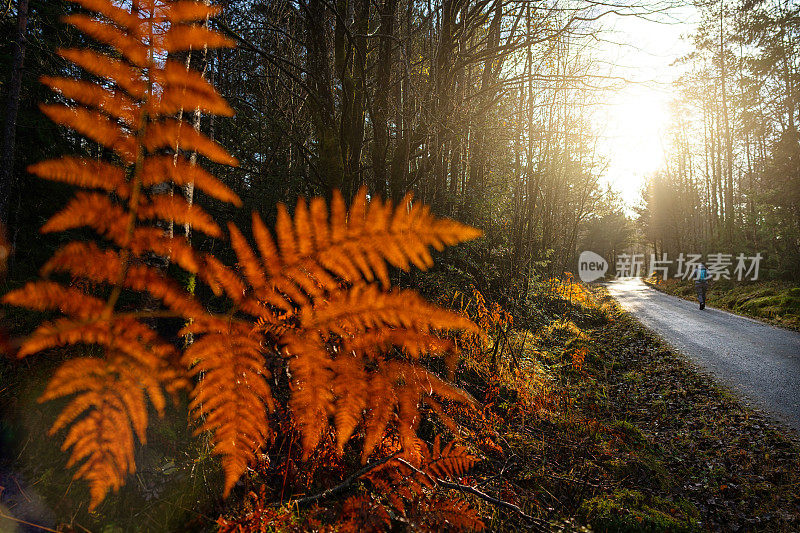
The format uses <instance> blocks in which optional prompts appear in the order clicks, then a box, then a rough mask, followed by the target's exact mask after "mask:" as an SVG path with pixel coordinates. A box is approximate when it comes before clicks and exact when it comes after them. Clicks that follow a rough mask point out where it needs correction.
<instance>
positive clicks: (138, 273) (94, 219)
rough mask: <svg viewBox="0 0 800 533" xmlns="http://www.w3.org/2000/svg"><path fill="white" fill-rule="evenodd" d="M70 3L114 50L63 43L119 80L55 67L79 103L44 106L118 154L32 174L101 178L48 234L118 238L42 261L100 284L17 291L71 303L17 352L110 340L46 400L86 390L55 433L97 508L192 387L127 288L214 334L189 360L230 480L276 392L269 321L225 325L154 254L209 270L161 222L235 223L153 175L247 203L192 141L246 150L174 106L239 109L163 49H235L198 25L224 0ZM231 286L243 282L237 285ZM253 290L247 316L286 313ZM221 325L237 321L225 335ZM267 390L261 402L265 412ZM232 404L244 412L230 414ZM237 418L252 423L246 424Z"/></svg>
mask: <svg viewBox="0 0 800 533" xmlns="http://www.w3.org/2000/svg"><path fill="white" fill-rule="evenodd" d="M73 1H74V2H75V3H77V4H78V5H80V6H82V7H84V8H86V9H87V10H89V11H92V12H94V14H92V15H83V14H74V15H70V16H67V17H65V18H64V19H63V20H64V22H65V23H67V24H70V25H72V26H73V27H75V28H76V29H78V30H79V31H81V32H82V33H84V34H85V35H86V36H87V37H88V38H90V39H93V40H94V41H96V42H98V43H99V44H100V45H102V46H101V48H103V49H106V50H107V51H108V54H105V53H102V52H98V51H92V50H76V49H61V50H58V54H59V55H61V56H62V57H63V58H64V59H66V60H67V61H70V62H72V63H73V64H74V65H76V66H77V67H80V68H82V69H83V70H85V71H86V72H88V73H90V74H93V75H94V76H97V77H100V78H104V79H105V80H107V81H108V82H109V83H92V82H89V81H79V80H72V79H67V78H56V77H47V76H46V77H43V78H42V82H43V83H45V84H47V85H49V86H50V88H52V89H53V90H54V91H56V92H58V93H60V94H61V96H62V97H63V98H64V99H67V100H70V101H71V103H70V105H60V104H58V105H43V106H41V109H42V112H43V113H44V114H46V115H47V116H49V117H50V118H51V119H52V120H53V121H54V122H56V123H57V124H60V125H63V126H66V127H68V128H71V129H72V130H74V131H75V132H77V133H79V134H81V135H83V136H84V137H86V138H87V139H89V140H91V141H94V142H96V143H98V144H100V145H101V146H103V147H105V148H108V149H109V150H111V151H113V152H114V153H115V154H116V156H115V157H114V164H112V163H111V162H99V161H94V160H89V159H84V158H75V157H63V158H61V159H59V160H54V161H47V162H43V163H39V164H36V165H32V166H31V167H30V171H31V172H32V173H34V174H37V175H39V176H41V177H43V178H46V179H51V180H54V181H61V182H65V183H69V184H73V185H77V186H80V187H84V188H88V189H96V190H97V191H93V192H86V191H81V192H78V193H77V194H76V195H75V197H74V198H73V199H72V200H70V201H69V203H68V204H67V205H66V207H65V208H64V209H62V210H61V211H60V212H58V213H57V214H56V215H55V216H53V217H51V218H50V220H49V221H48V222H47V223H46V224H45V225H44V226H43V228H42V231H44V232H52V231H64V230H70V229H74V228H79V227H89V228H91V229H93V230H94V231H95V232H97V234H98V235H99V236H100V237H102V238H104V239H106V241H107V242H106V243H105V244H104V246H106V247H107V248H101V247H100V246H98V245H97V244H95V243H81V242H72V243H69V244H67V245H65V246H64V247H62V248H61V249H60V250H59V251H58V252H56V254H54V256H53V257H52V258H51V259H50V260H49V261H48V262H47V263H46V264H45V266H44V267H42V275H43V276H47V275H49V274H50V273H52V272H68V273H70V274H72V275H73V277H77V278H83V279H86V280H88V281H90V282H91V284H90V285H89V287H87V286H86V284H84V283H82V279H79V280H78V281H79V282H80V284H81V286H83V287H84V289H82V290H78V289H77V288H75V287H66V286H62V285H59V284H57V283H54V282H53V281H40V282H34V283H30V284H28V285H26V286H24V287H22V288H21V289H18V290H16V291H13V292H11V293H9V294H7V295H6V296H5V298H4V301H6V302H7V303H10V304H15V305H20V306H24V307H28V308H31V309H37V310H41V311H48V310H57V311H60V312H61V313H63V314H64V315H66V317H64V318H57V319H55V320H53V321H52V322H47V323H42V324H40V325H39V327H38V328H37V329H36V330H35V331H34V332H33V334H31V335H30V336H29V337H28V338H27V339H26V340H25V341H24V342H23V343H22V346H21V348H20V350H19V351H18V356H19V357H25V356H26V355H29V354H32V353H34V352H38V351H41V350H45V349H49V348H55V347H59V346H65V345H75V344H81V345H98V346H100V347H102V348H104V350H105V356H104V357H103V358H98V359H87V358H81V359H74V360H72V361H69V362H67V363H66V364H64V365H63V366H62V367H61V368H60V369H59V370H58V371H57V372H56V374H55V376H54V377H53V379H52V380H51V382H50V384H49V386H48V388H47V391H46V392H45V394H44V395H43V397H42V401H45V400H50V399H55V398H60V397H62V396H67V395H72V394H75V398H74V399H73V400H72V401H71V402H70V403H69V404H68V405H67V407H66V408H65V409H64V410H63V411H62V412H61V415H60V416H59V417H58V418H57V420H56V422H55V424H54V426H53V430H52V431H53V432H55V431H58V430H60V429H62V428H64V427H66V426H68V425H71V427H70V429H69V430H68V433H67V437H66V440H65V443H64V449H65V450H66V449H71V450H72V456H71V459H70V465H72V464H75V463H77V462H81V461H83V464H82V465H81V466H80V467H79V468H78V470H77V473H76V476H77V477H81V478H84V479H86V480H87V481H89V484H90V490H91V495H92V502H91V507H90V508H94V507H96V506H97V504H98V503H99V502H100V501H101V500H102V499H103V498H104V496H105V495H106V493H107V492H108V491H109V490H116V489H118V488H119V486H121V484H122V483H123V482H124V478H125V476H126V475H127V473H129V472H132V471H133V469H134V464H133V445H134V440H135V436H138V439H139V440H140V441H142V442H144V440H145V429H146V427H147V409H146V404H145V398H146V396H149V397H150V401H151V402H152V403H153V405H154V407H155V409H156V411H157V412H159V413H161V411H162V410H163V407H164V398H163V391H164V390H166V391H168V392H171V393H175V392H176V391H177V390H180V389H182V388H186V385H187V381H188V380H187V378H186V372H185V369H183V368H179V365H178V364H177V358H176V357H175V356H176V350H175V347H174V346H173V345H172V344H170V343H167V342H164V341H163V340H161V339H160V338H159V336H158V334H157V333H156V332H155V331H154V329H153V328H151V327H150V326H149V325H146V324H145V323H143V322H141V321H140V320H139V319H138V318H137V317H144V316H149V315H150V313H149V312H137V311H133V312H130V313H126V312H121V311H120V310H119V309H118V307H119V301H120V297H121V295H122V294H123V291H133V292H143V293H148V294H149V295H151V296H152V297H153V298H154V299H156V300H158V301H159V302H160V305H161V306H163V308H165V309H166V310H168V312H166V313H164V314H165V315H166V316H181V317H183V318H185V319H189V320H190V324H191V325H192V326H193V327H194V328H195V329H196V331H197V333H198V334H199V335H201V338H200V339H199V340H198V341H197V342H196V344H195V345H194V346H193V351H189V352H187V353H188V354H189V355H188V356H187V357H188V359H185V360H184V361H183V362H184V363H185V364H187V366H188V365H190V364H193V363H194V362H195V361H193V360H192V357H193V356H197V357H198V358H199V362H198V365H197V366H196V372H202V373H204V374H206V376H205V379H204V380H202V382H201V383H202V385H198V386H199V387H201V388H202V387H205V388H202V390H201V389H195V393H194V399H195V403H194V404H193V409H194V411H195V415H196V416H197V417H202V418H203V422H202V426H201V428H202V429H204V430H213V431H214V433H215V438H216V441H215V443H216V447H215V449H216V452H217V453H219V454H222V455H223V456H224V458H223V464H224V467H225V470H226V476H227V477H226V492H227V491H229V490H230V487H231V486H232V484H233V482H235V480H236V479H237V478H238V477H239V475H240V474H241V473H242V471H243V470H244V467H245V465H246V462H247V461H248V460H250V459H251V458H252V456H253V453H254V452H255V450H257V449H258V448H259V447H260V446H261V445H262V444H263V443H264V442H265V438H266V436H267V435H268V426H267V424H266V422H267V418H266V409H267V407H271V401H272V400H271V396H270V391H269V387H268V386H267V381H266V377H267V376H268V373H266V370H264V369H263V364H264V362H263V357H262V355H261V353H260V339H261V336H262V333H258V332H257V331H256V332H253V333H252V334H251V333H250V330H251V329H254V328H252V327H250V326H248V327H247V328H245V329H246V331H245V329H242V328H241V327H240V328H239V329H235V328H234V329H235V330H230V328H231V326H229V325H227V321H219V320H217V319H215V318H214V317H210V315H208V313H207V312H206V311H205V309H204V308H203V306H202V305H201V304H200V303H199V302H198V301H197V300H196V299H195V298H194V297H193V296H192V295H190V294H189V293H188V292H187V291H186V290H184V289H183V288H182V287H181V286H180V285H179V284H177V283H175V282H173V281H171V280H170V279H169V278H167V277H166V276H165V274H164V273H162V272H161V271H159V270H157V269H155V268H152V267H150V266H148V262H149V261H150V260H151V256H152V255H154V254H155V255H157V256H162V257H167V258H169V259H170V260H171V261H172V262H174V263H175V264H176V265H178V266H179V267H181V268H183V269H184V270H186V271H188V272H193V273H196V272H197V271H198V269H199V267H200V264H201V262H200V260H199V259H198V256H197V254H196V253H195V251H194V250H193V249H192V247H191V244H190V243H189V242H188V241H187V239H185V238H184V237H182V236H181V237H170V236H169V235H168V234H166V233H165V231H164V230H163V228H162V227H159V225H158V224H159V223H161V222H163V221H166V222H170V223H178V224H186V225H191V226H192V227H193V228H194V229H196V230H198V231H202V232H205V233H206V234H208V235H210V236H212V237H220V236H221V235H222V232H221V229H220V228H219V226H218V225H217V224H216V222H215V221H214V220H213V219H212V217H210V216H209V215H208V214H207V213H206V212H205V211H203V210H202V209H201V208H200V207H198V206H197V205H190V204H189V203H188V202H187V201H186V200H184V199H183V198H180V197H177V196H174V197H173V196H171V195H165V194H161V193H159V192H157V191H156V190H155V189H156V187H154V186H155V185H158V184H162V183H166V184H168V185H169V186H168V187H166V188H165V189H167V190H171V187H172V186H173V185H178V186H182V185H188V184H195V185H196V186H197V188H198V189H199V190H202V191H203V192H204V193H206V194H209V195H210V196H213V197H215V198H217V199H220V200H222V201H225V202H232V203H235V204H237V205H240V204H241V201H240V200H239V198H238V197H237V196H236V195H235V194H234V193H233V192H232V191H231V190H230V189H229V188H228V187H226V186H225V185H223V184H222V183H221V182H220V181H219V180H217V179H216V178H214V177H213V176H211V175H210V174H209V173H207V172H205V171H203V170H202V169H200V168H199V167H197V166H195V165H194V164H193V163H190V162H188V161H187V160H186V159H185V158H184V157H182V156H181V154H180V153H179V151H181V150H182V151H195V152H196V153H199V154H200V155H203V156H205V157H207V158H208V159H210V160H212V161H214V162H217V163H223V164H231V165H236V164H237V162H236V160H235V159H234V158H233V157H232V156H231V155H230V154H228V153H227V152H226V151H225V150H224V149H223V148H222V147H221V146H219V145H218V144H216V143H215V142H213V141H212V140H211V139H209V138H207V137H205V136H203V135H202V134H200V133H199V132H198V131H196V130H195V129H194V128H193V127H191V126H190V125H188V124H186V123H185V122H184V121H183V120H179V119H176V118H175V117H174V115H175V113H176V112H177V111H178V110H179V109H186V108H187V106H188V107H189V108H193V109H196V110H198V111H201V112H206V113H218V114H224V115H230V114H232V110H231V108H230V106H228V104H227V103H226V102H225V100H224V99H223V98H221V97H220V96H219V94H218V93H217V92H216V91H215V89H214V88H213V86H211V84H209V83H208V82H207V81H206V80H204V79H203V77H202V75H201V74H199V73H197V72H194V71H192V70H189V69H187V68H186V66H185V64H181V63H178V62H177V61H173V60H168V59H165V58H166V57H167V56H168V55H169V52H171V51H176V50H181V49H186V48H195V49H203V48H207V47H209V46H210V47H215V46H228V45H230V44H232V41H230V40H229V39H227V38H225V37H223V36H221V35H220V34H218V33H216V32H214V31H211V30H208V29H206V28H203V27H201V26H192V25H186V23H191V22H193V21H197V20H204V19H206V18H207V17H209V16H213V15H214V14H216V13H217V12H218V11H219V10H218V9H217V8H215V7H210V6H206V5H204V4H205V3H200V2H191V1H185V0H184V1H177V2H173V1H166V2H165V1H161V0H133V2H123V3H119V2H116V1H114V0H73ZM123 5H124V6H126V7H127V9H124V8H122V7H121V6H123ZM111 49H113V50H111ZM111 56H120V57H121V59H119V58H118V57H111ZM163 151H166V152H168V154H164V153H162V152H163ZM176 152H178V153H176ZM148 188H150V189H148ZM162 190H163V189H162ZM99 191H102V193H101V192H99ZM210 270H212V271H213V272H212V273H213V274H216V277H222V275H223V274H224V272H223V271H222V270H221V269H216V270H214V269H213V268H211V269H210ZM226 288H227V289H228V292H229V293H230V292H231V291H230V289H231V286H230V283H228V284H227V285H226ZM90 290H91V291H96V292H98V293H101V292H105V293H107V299H106V300H101V299H99V298H97V297H96V296H92V295H89V294H87V293H88V292H89V291H90ZM242 292H243V291H242ZM240 300H241V306H240V308H241V309H243V310H244V311H245V312H248V313H251V314H253V316H257V317H259V318H261V319H263V320H264V321H265V322H266V321H267V320H272V321H273V322H274V321H275V318H274V316H272V315H271V312H270V311H269V310H268V309H267V308H266V307H265V306H264V305H262V304H260V303H259V302H258V301H256V300H254V299H253V298H251V297H250V296H248V297H242V298H240ZM154 311H155V313H158V314H161V313H163V311H162V310H154ZM150 316H152V315H150ZM220 322H223V323H224V324H226V326H225V327H226V329H225V331H224V332H223V331H222V330H221V329H220V327H219V326H220ZM209 328H211V329H209ZM229 330H230V331H229ZM220 347H222V348H220ZM215 350H216V351H215ZM171 365H172V366H171ZM228 380H230V382H231V383H234V382H235V383H237V384H238V385H241V386H240V387H233V391H232V392H228V393H227V394H228V396H225V395H219V396H218V395H217V394H216V389H219V388H220V387H223V385H224V386H227V385H228ZM227 388H230V387H226V390H227ZM204 391H205V392H204ZM220 398H222V399H220ZM220 401H222V402H223V403H224V402H227V403H225V404H224V405H223V404H222V403H218V402H220ZM231 402H233V403H231ZM258 402H261V403H260V405H261V406H262V409H261V412H256V411H253V409H254V408H256V403H258ZM231 405H232V406H234V407H235V409H236V412H238V413H241V416H238V417H237V418H235V419H227V420H226V419H224V418H225V416H227V415H228V414H229V413H230V412H231V411H230V407H231ZM218 407H219V408H218ZM248 416H249V417H250V418H248ZM236 424H240V425H242V427H243V428H244V429H242V430H241V431H239V432H238V433H237V432H236V431H237V426H236Z"/></svg>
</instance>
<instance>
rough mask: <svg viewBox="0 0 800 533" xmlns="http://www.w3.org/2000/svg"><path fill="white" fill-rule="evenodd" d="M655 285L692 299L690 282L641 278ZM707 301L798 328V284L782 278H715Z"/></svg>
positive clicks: (693, 298) (693, 297) (747, 314)
mask: <svg viewBox="0 0 800 533" xmlns="http://www.w3.org/2000/svg"><path fill="white" fill-rule="evenodd" d="M645 281H646V282H647V283H648V284H649V285H650V286H652V287H655V288H656V289H658V290H660V291H663V292H666V293H667V294H672V295H673V296H679V297H681V298H684V299H687V300H696V298H697V296H696V294H695V290H694V282H692V281H685V280H676V279H668V280H666V281H662V280H660V279H658V280H653V279H649V280H645ZM707 299H708V302H707V303H708V305H710V306H713V307H718V308H720V309H725V310H726V311H730V312H732V313H737V314H740V315H745V316H749V317H751V318H755V319H758V320H763V321H765V322H769V323H770V324H773V325H776V326H781V327H785V328H789V329H794V330H800V287H799V286H797V284H796V283H790V282H786V281H750V282H736V281H731V280H719V281H717V282H715V283H713V284H712V286H711V288H710V289H709V291H708V295H707Z"/></svg>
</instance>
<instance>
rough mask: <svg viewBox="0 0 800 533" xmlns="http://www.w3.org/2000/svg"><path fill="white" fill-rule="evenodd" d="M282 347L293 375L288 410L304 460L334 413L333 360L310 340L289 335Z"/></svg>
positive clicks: (314, 341)
mask: <svg viewBox="0 0 800 533" xmlns="http://www.w3.org/2000/svg"><path fill="white" fill-rule="evenodd" d="M283 344H284V345H285V350H286V354H287V356H288V358H289V371H290V372H291V375H292V396H291V399H290V400H289V407H290V408H291V410H292V415H293V417H294V420H295V422H296V423H297V425H298V427H299V428H300V436H301V443H302V447H303V458H304V459H307V458H308V457H309V455H310V454H311V452H313V451H314V449H315V448H316V447H317V444H319V441H320V439H321V438H322V435H323V433H324V432H326V431H327V430H328V428H329V424H328V416H329V415H331V414H333V412H334V396H333V391H332V390H331V382H332V380H333V376H334V373H333V372H334V371H333V368H332V361H331V359H330V357H329V356H328V353H327V351H326V350H325V347H324V346H323V345H322V344H321V343H320V342H317V341H316V340H315V339H314V338H313V337H300V336H298V335H294V334H291V333H290V334H288V335H287V336H286V337H285V338H284V339H283Z"/></svg>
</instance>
